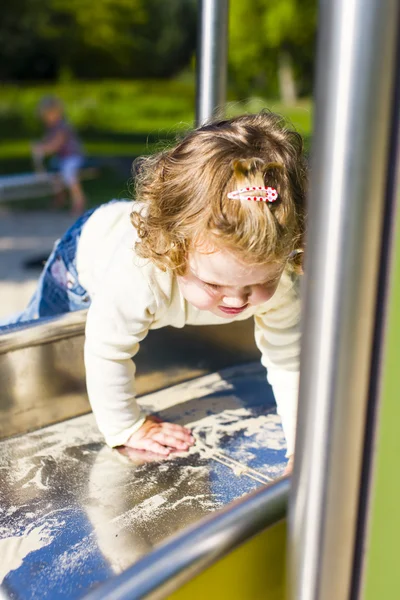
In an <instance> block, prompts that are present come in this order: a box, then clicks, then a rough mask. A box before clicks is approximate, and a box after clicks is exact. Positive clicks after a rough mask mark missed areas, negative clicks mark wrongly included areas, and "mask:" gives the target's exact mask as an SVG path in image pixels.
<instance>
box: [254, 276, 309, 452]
mask: <svg viewBox="0 0 400 600" xmlns="http://www.w3.org/2000/svg"><path fill="white" fill-rule="evenodd" d="M255 339H256V343H257V346H258V348H259V349H260V351H261V354H262V357H261V362H262V364H263V365H264V366H265V367H266V369H267V376H268V381H269V383H270V384H271V386H272V388H273V391H274V396H275V400H276V404H277V410H278V414H279V415H280V417H281V419H282V426H283V431H284V434H285V437H286V443H287V453H286V455H287V456H288V457H290V456H292V455H293V453H294V445H295V434H296V418H297V396H298V386H299V361H300V294H299V281H298V280H296V281H294V282H292V281H291V280H290V278H289V276H288V275H286V274H284V275H283V277H282V282H281V284H280V285H279V287H278V289H277V291H276V292H275V296H274V297H273V298H272V300H271V301H270V302H269V303H268V304H267V307H266V309H265V310H264V312H260V313H257V314H256V315H255Z"/></svg>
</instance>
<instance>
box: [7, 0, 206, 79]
mask: <svg viewBox="0 0 400 600" xmlns="http://www.w3.org/2000/svg"><path fill="white" fill-rule="evenodd" d="M195 19H196V6H195V0H185V1H182V0H168V2H165V0H96V2H95V3H93V2H92V1H91V0H15V2H12V3H8V4H7V5H6V6H5V7H3V8H2V19H1V20H0V54H1V55H2V57H3V59H4V57H6V58H7V60H2V61H1V63H0V77H1V78H3V79H40V78H41V79H54V78H59V77H60V75H61V74H65V73H70V74H72V75H73V76H75V77H85V78H88V77H90V78H95V77H99V76H102V77H107V76H108V77H110V76H111V77H118V76H128V77H142V76H146V77H159V76H162V77H169V76H171V75H173V74H175V73H177V72H178V71H179V70H181V69H182V68H183V66H185V65H187V64H188V63H189V61H190V59H191V56H192V54H193V51H194V47H195Z"/></svg>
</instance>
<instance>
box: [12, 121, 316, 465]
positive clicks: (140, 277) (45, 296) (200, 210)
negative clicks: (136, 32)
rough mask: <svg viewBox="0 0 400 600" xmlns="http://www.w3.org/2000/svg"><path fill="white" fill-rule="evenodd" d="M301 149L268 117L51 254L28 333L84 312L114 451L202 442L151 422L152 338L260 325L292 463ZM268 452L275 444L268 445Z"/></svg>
mask: <svg viewBox="0 0 400 600" xmlns="http://www.w3.org/2000/svg"><path fill="white" fill-rule="evenodd" d="M305 188H306V166H305V161H304V158H303V146H302V139H301V137H300V135H299V134H298V133H296V132H295V131H293V130H292V129H290V128H288V127H287V125H286V124H285V122H284V121H283V119H282V118H281V117H279V116H278V115H275V114H273V113H266V112H262V113H260V114H257V115H245V116H240V117H237V118H234V119H230V120H226V121H217V122H214V123H211V124H208V125H205V126H203V127H200V128H199V129H196V130H194V131H192V132H190V133H189V134H188V135H187V136H186V137H185V138H184V139H183V141H180V142H179V143H178V144H177V145H176V146H175V147H174V148H172V149H169V150H165V151H164V152H161V153H160V154H157V155H154V156H150V157H147V158H145V159H142V161H141V163H140V166H139V168H138V169H137V175H136V199H137V201H136V202H134V203H131V202H112V203H109V204H106V205H104V206H102V207H100V208H98V209H97V210H95V211H91V212H88V213H86V214H85V215H83V216H82V217H81V218H80V219H79V220H78V221H77V223H76V224H75V225H73V226H72V228H71V229H70V230H69V231H68V232H67V234H66V235H65V236H64V238H62V239H61V241H60V242H58V244H57V245H56V247H55V250H54V252H53V254H52V256H51V257H50V259H49V261H48V263H47V265H46V267H45V270H44V272H43V274H42V276H41V279H40V281H39V286H38V290H37V292H36V294H35V296H34V297H33V299H32V301H31V303H30V305H29V307H28V309H27V310H26V311H25V312H24V313H23V314H22V315H20V316H19V318H18V319H16V321H18V322H21V321H24V320H29V319H32V318H36V317H40V316H48V315H53V314H58V313H61V312H66V311H68V310H76V309H79V308H87V307H88V306H89V305H90V308H89V311H88V318H87V325H86V342H85V364H86V378H87V389H88V394H89V399H90V402H91V405H92V408H93V412H94V415H95V417H96V420H97V423H98V426H99V428H100V430H101V431H102V433H103V434H104V437H105V439H106V442H107V443H108V444H109V445H110V446H111V447H114V446H120V445H124V446H127V447H129V448H134V449H137V450H145V451H149V452H152V453H154V454H155V455H160V456H167V455H169V454H170V453H171V452H173V451H176V450H187V449H188V448H189V447H190V446H191V445H192V444H193V443H194V440H193V438H192V436H191V433H190V431H188V430H187V429H185V428H184V427H181V426H179V425H175V424H171V423H166V422H161V421H160V420H156V419H154V418H152V417H149V416H145V415H142V414H141V411H140V408H139V406H138V404H137V403H136V400H135V365H134V362H133V361H132V357H134V356H135V354H136V353H137V352H138V350H139V344H140V342H141V341H142V340H143V339H144V338H145V337H146V335H147V333H148V331H149V330H150V329H158V328H160V327H164V326H166V325H172V326H174V327H183V326H184V325H185V324H190V325H205V324H222V323H227V322H230V321H235V320H243V319H247V318H249V317H253V318H254V321H255V339H256V343H257V345H258V347H259V349H260V351H261V355H262V363H263V365H264V366H265V367H266V368H267V371H268V379H269V381H270V383H271V385H272V387H273V390H274V394H275V399H276V402H277V406H278V412H279V414H280V415H281V418H282V423H283V429H284V433H285V436H286V440H287V456H288V457H289V465H288V470H289V471H290V468H291V464H292V461H293V452H294V436H295V424H296V410H297V390H298V377H299V352H300V329H299V321H300V299H299V276H298V274H299V273H300V272H301V265H300V264H299V258H301V256H302V254H301V253H302V247H303V236H304V200H305ZM267 443H268V440H266V444H267Z"/></svg>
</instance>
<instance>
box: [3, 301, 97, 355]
mask: <svg viewBox="0 0 400 600" xmlns="http://www.w3.org/2000/svg"><path fill="white" fill-rule="evenodd" d="M86 317H87V310H78V311H76V312H71V313H66V314H63V315H59V316H56V317H49V318H43V319H37V320H34V321H29V322H28V323H21V325H20V326H18V325H16V326H13V327H11V328H10V331H9V332H7V333H3V334H1V335H0V354H6V353H7V352H13V351H14V350H20V349H22V348H28V347H32V346H40V345H42V344H46V343H50V342H56V341H59V340H63V339H67V338H70V337H74V336H78V335H83V334H84V333H85V324H86Z"/></svg>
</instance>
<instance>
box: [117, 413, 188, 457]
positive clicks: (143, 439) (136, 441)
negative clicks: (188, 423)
mask: <svg viewBox="0 0 400 600" xmlns="http://www.w3.org/2000/svg"><path fill="white" fill-rule="evenodd" d="M193 444H194V438H193V436H192V434H191V432H190V431H189V429H186V428H185V427H182V426H181V425H174V424H173V423H167V422H166V421H161V420H160V419H158V418H157V417H153V416H151V417H147V418H146V420H145V422H144V423H143V425H142V426H141V428H140V429H138V431H135V433H133V434H132V435H131V437H130V438H129V440H128V441H127V442H126V444H125V446H127V447H128V448H133V449H135V450H144V451H147V452H153V453H154V454H159V455H161V456H168V455H169V454H170V453H171V452H173V451H174V450H175V451H176V450H188V449H189V448H190V446H193Z"/></svg>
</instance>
